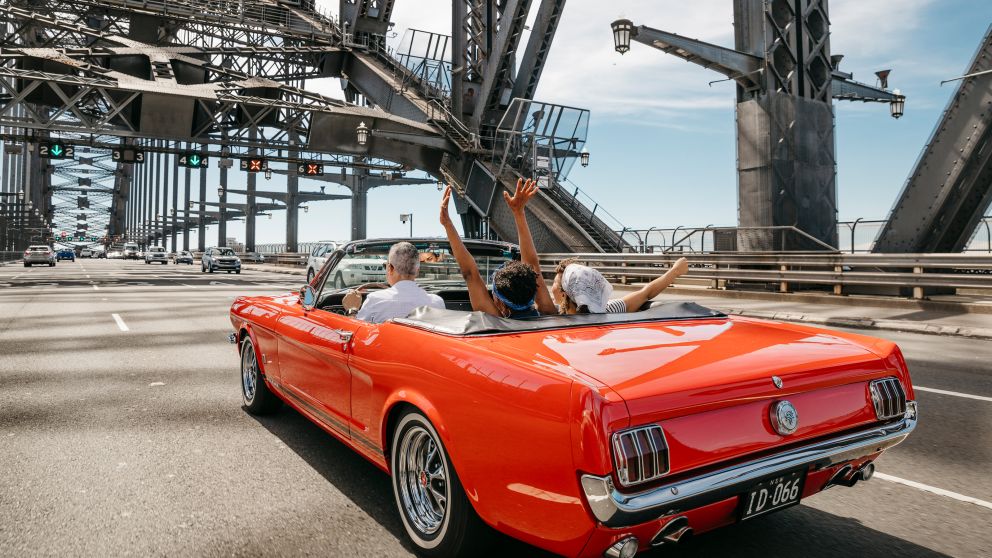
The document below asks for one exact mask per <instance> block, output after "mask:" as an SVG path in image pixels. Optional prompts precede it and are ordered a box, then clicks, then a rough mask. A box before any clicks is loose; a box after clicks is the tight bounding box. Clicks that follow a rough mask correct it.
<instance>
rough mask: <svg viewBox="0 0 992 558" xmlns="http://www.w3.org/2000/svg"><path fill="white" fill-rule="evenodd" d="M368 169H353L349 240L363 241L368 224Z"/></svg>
mask: <svg viewBox="0 0 992 558" xmlns="http://www.w3.org/2000/svg"><path fill="white" fill-rule="evenodd" d="M368 172H369V171H368V169H355V177H354V178H355V180H354V182H353V185H352V187H351V239H352V240H363V239H365V237H366V235H367V232H366V224H367V222H368V200H369V187H368V181H367V177H368Z"/></svg>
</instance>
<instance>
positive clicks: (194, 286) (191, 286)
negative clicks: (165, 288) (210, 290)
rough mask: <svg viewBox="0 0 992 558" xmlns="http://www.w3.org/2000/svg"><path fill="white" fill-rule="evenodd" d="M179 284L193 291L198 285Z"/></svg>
mask: <svg viewBox="0 0 992 558" xmlns="http://www.w3.org/2000/svg"><path fill="white" fill-rule="evenodd" d="M179 284H180V285H182V286H184V287H189V288H191V289H195V288H196V285H187V284H186V283H179Z"/></svg>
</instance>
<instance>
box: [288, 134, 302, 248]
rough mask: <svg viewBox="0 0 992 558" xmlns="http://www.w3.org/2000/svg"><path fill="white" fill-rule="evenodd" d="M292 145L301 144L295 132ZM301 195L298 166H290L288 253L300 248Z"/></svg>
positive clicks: (293, 154) (292, 153) (294, 155)
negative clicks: (299, 195)
mask: <svg viewBox="0 0 992 558" xmlns="http://www.w3.org/2000/svg"><path fill="white" fill-rule="evenodd" d="M289 137H290V140H291V143H294V144H295V143H299V141H300V137H299V135H298V134H296V133H295V132H290V134H289ZM299 156H300V152H299V151H296V150H291V151H290V152H289V157H290V158H291V159H296V158H297V157H299ZM299 193H300V177H299V175H297V174H296V165H293V164H290V165H288V168H287V169H286V251H287V252H296V251H297V248H298V247H299V246H298V245H299V236H298V235H299V232H300V207H299V203H298V202H297V195H298V194H299Z"/></svg>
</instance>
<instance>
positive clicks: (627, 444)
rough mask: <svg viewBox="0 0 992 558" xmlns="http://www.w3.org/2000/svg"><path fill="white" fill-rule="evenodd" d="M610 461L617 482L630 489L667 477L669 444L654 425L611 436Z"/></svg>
mask: <svg viewBox="0 0 992 558" xmlns="http://www.w3.org/2000/svg"><path fill="white" fill-rule="evenodd" d="M613 459H614V462H615V463H616V468H617V479H618V480H619V481H620V484H621V485H623V486H633V485H636V484H641V483H645V482H649V481H652V480H655V479H657V478H660V477H662V476H664V475H666V474H667V473H668V442H666V441H665V432H664V431H663V430H662V429H661V427H660V426H658V425H657V424H652V425H651V426H642V427H639V428H632V429H630V430H624V431H623V432H617V433H616V434H614V435H613Z"/></svg>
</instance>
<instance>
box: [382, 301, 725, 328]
mask: <svg viewBox="0 0 992 558" xmlns="http://www.w3.org/2000/svg"><path fill="white" fill-rule="evenodd" d="M725 317H726V315H725V314H722V313H720V312H717V311H715V310H710V309H709V308H706V307H703V306H700V305H698V304H696V303H695V302H654V303H652V304H651V306H650V307H649V308H647V309H646V310H642V311H640V312H626V313H623V314H572V315H568V316H560V315H554V316H541V317H540V318H527V319H522V320H513V319H510V318H496V317H494V316H490V315H489V314H485V313H483V312H461V311H458V310H441V309H438V308H430V307H427V306H423V307H421V308H417V309H416V310H414V311H413V312H411V313H410V315H409V316H407V317H406V318H399V319H396V320H393V321H394V322H395V323H398V324H403V325H408V326H412V327H418V328H421V329H427V330H430V331H435V332H437V333H443V334H446V335H490V334H495V333H522V332H527V331H541V330H545V329H563V328H570V327H580V326H592V325H609V324H628V323H643V322H658V321H668V320H685V319H692V318H725Z"/></svg>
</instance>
